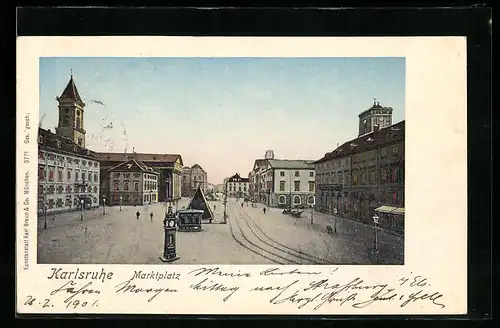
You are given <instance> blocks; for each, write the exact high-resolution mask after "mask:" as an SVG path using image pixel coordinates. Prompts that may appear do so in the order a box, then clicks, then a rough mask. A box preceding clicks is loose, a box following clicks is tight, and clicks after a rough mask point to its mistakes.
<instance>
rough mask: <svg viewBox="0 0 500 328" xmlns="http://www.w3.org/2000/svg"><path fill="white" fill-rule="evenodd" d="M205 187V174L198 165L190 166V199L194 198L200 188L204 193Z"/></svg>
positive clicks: (206, 185)
mask: <svg viewBox="0 0 500 328" xmlns="http://www.w3.org/2000/svg"><path fill="white" fill-rule="evenodd" d="M207 187H208V181H207V172H205V170H203V168H202V167H201V166H200V165H199V164H194V165H193V166H191V197H192V196H194V194H195V193H196V190H198V188H201V190H203V192H204V193H205V192H206V191H207Z"/></svg>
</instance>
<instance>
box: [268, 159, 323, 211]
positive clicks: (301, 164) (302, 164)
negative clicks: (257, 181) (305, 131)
mask: <svg viewBox="0 0 500 328" xmlns="http://www.w3.org/2000/svg"><path fill="white" fill-rule="evenodd" d="M313 163H314V161H312V160H286V159H270V160H266V166H265V169H264V170H263V171H262V172H261V173H260V177H261V180H262V188H261V190H260V194H261V197H260V201H261V202H262V203H264V204H267V205H268V206H271V207H282V208H285V207H298V206H301V207H308V206H311V205H313V204H314V203H315V189H316V185H315V171H314V164H313Z"/></svg>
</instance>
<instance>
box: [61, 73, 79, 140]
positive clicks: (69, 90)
mask: <svg viewBox="0 0 500 328" xmlns="http://www.w3.org/2000/svg"><path fill="white" fill-rule="evenodd" d="M56 99H57V101H58V102H59V105H58V107H59V124H58V126H57V128H56V134H57V135H60V136H63V137H66V138H69V139H71V140H73V142H74V143H75V144H77V145H79V146H80V147H83V148H85V130H84V129H83V109H84V107H85V104H84V103H83V101H82V99H81V98H80V95H79V94H78V90H77V89H76V85H75V81H74V80H73V74H71V78H70V79H69V82H68V85H66V88H65V89H64V91H63V92H62V94H61V96H60V97H57V98H56Z"/></svg>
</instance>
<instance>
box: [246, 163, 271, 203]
mask: <svg viewBox="0 0 500 328" xmlns="http://www.w3.org/2000/svg"><path fill="white" fill-rule="evenodd" d="M266 169H267V159H256V160H255V162H254V164H253V169H252V171H251V172H250V173H249V174H248V180H249V190H250V191H249V193H250V197H251V198H252V200H254V201H256V202H259V203H261V202H262V198H263V197H267V194H265V193H264V180H263V175H262V173H263V172H264V171H265V170H266Z"/></svg>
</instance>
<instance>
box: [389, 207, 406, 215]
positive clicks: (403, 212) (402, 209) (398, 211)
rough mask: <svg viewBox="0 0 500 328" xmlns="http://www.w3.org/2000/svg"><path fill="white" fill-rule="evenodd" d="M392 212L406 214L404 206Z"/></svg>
mask: <svg viewBox="0 0 500 328" xmlns="http://www.w3.org/2000/svg"><path fill="white" fill-rule="evenodd" d="M391 214H399V215H405V209H404V207H398V208H396V209H395V210H394V211H392V213H391Z"/></svg>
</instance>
